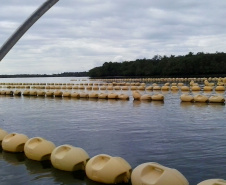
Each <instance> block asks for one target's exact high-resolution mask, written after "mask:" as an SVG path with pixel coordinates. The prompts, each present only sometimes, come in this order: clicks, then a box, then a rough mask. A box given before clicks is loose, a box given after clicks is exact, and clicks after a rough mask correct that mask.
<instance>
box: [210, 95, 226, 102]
mask: <svg viewBox="0 0 226 185" xmlns="http://www.w3.org/2000/svg"><path fill="white" fill-rule="evenodd" d="M209 102H210V103H224V102H225V99H224V97H222V96H217V95H214V96H210V97H209Z"/></svg>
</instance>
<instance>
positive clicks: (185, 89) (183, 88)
mask: <svg viewBox="0 0 226 185" xmlns="http://www.w3.org/2000/svg"><path fill="white" fill-rule="evenodd" d="M181 91H190V88H189V87H188V86H182V87H181Z"/></svg>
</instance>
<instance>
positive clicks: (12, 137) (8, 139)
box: [2, 133, 29, 152]
mask: <svg viewBox="0 0 226 185" xmlns="http://www.w3.org/2000/svg"><path fill="white" fill-rule="evenodd" d="M28 139H29V138H28V137H27V136H26V135H24V134H18V133H11V134H8V135H6V136H5V137H4V138H3V140H2V149H3V150H5V151H8V152H23V151H24V144H25V143H26V141H27V140H28Z"/></svg>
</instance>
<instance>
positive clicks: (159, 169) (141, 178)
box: [131, 162, 189, 185]
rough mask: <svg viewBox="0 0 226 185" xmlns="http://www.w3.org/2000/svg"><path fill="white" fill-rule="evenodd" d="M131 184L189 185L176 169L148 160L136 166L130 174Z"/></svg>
mask: <svg viewBox="0 0 226 185" xmlns="http://www.w3.org/2000/svg"><path fill="white" fill-rule="evenodd" d="M131 182H132V185H144V184H145V185H189V183H188V181H187V179H186V178H185V177H184V176H183V175H182V174H181V173H180V172H179V171H177V170H176V169H172V168H168V167H165V166H163V165H160V164H158V163H154V162H149V163H144V164H141V165H139V166H137V167H136V168H135V169H134V170H133V172H132V174H131Z"/></svg>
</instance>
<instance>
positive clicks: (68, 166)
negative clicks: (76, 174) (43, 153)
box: [50, 145, 89, 171]
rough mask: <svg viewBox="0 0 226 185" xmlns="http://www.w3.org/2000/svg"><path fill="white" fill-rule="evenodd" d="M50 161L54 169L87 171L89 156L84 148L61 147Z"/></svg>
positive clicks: (52, 155) (55, 150)
mask: <svg viewBox="0 0 226 185" xmlns="http://www.w3.org/2000/svg"><path fill="white" fill-rule="evenodd" d="M50 160H51V163H52V165H53V167H55V168H56V169H59V170H63V171H76V170H85V166H86V163H87V161H88V160H89V155H88V154H87V153H86V151H85V150H83V149H82V148H78V147H74V146H71V145H61V146H58V147H57V148H55V149H54V150H53V151H52V153H51V157H50Z"/></svg>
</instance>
